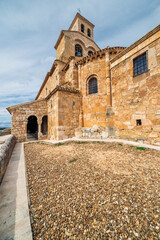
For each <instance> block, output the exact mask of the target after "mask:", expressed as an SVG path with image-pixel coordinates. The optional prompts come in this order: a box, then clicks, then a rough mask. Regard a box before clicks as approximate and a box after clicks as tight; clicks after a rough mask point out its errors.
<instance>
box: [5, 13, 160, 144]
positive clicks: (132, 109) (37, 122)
mask: <svg viewBox="0 0 160 240" xmlns="http://www.w3.org/2000/svg"><path fill="white" fill-rule="evenodd" d="M124 38H125V36H124ZM55 49H56V60H55V61H54V63H53V65H52V68H51V70H50V71H49V72H48V73H47V74H46V77H45V79H44V81H43V84H42V86H41V87H40V89H39V92H38V94H37V96H36V98H35V100H34V101H32V102H27V103H23V104H18V105H14V106H11V107H8V108H7V110H8V111H9V113H10V114H11V115H12V127H11V132H12V134H13V135H14V136H15V137H16V139H17V141H21V142H22V141H27V138H28V136H29V135H30V134H33V135H34V136H35V137H37V139H55V140H60V139H67V138H72V137H78V138H90V139H92V138H99V139H105V138H121V139H128V140H133V141H141V142H144V143H150V144H156V145H160V25H158V26H157V27H155V28H154V29H153V30H151V31H150V32H149V33H147V34H146V35H145V36H143V37H142V38H140V39H139V40H137V41H136V42H135V43H133V44H132V45H131V46H129V47H127V48H125V47H120V46H118V47H109V46H107V47H106V48H105V49H100V48H99V46H98V45H97V44H96V43H95V41H94V25H93V24H92V23H91V22H90V21H88V20H87V19H86V18H84V17H83V16H81V15H80V14H79V13H77V14H76V16H75V18H74V19H73V21H72V23H71V25H70V27H69V29H68V30H62V31H61V33H60V35H59V38H58V40H57V42H56V44H55Z"/></svg>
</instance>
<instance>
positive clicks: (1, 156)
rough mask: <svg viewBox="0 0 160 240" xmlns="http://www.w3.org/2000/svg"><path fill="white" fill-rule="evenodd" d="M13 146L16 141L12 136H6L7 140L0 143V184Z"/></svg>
mask: <svg viewBox="0 0 160 240" xmlns="http://www.w3.org/2000/svg"><path fill="white" fill-rule="evenodd" d="M15 144H16V139H15V137H14V136H13V135H8V138H6V139H5V140H2V141H0V183H1V182H2V179H3V176H4V174H5V171H6V169H7V165H8V162H9V160H10V157H11V154H12V151H13V149H14V146H15Z"/></svg>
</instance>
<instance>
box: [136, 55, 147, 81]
mask: <svg viewBox="0 0 160 240" xmlns="http://www.w3.org/2000/svg"><path fill="white" fill-rule="evenodd" d="M133 70H134V77H135V76H137V75H140V74H142V73H144V72H146V71H147V70H148V68H147V58H146V53H143V54H142V55H140V56H138V57H136V58H135V59H133Z"/></svg>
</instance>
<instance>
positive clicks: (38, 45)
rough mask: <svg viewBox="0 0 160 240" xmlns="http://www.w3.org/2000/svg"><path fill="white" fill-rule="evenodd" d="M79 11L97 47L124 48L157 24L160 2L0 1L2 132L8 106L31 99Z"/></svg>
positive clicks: (5, 124)
mask: <svg viewBox="0 0 160 240" xmlns="http://www.w3.org/2000/svg"><path fill="white" fill-rule="evenodd" d="M78 9H80V10H81V14H82V15H83V16H84V17H86V18H87V19H88V20H89V21H91V22H92V23H93V24H95V41H96V43H97V44H98V45H99V47H100V48H105V47H106V46H126V47H127V46H129V45H130V44H132V43H133V42H135V41H136V40H138V39H139V38H140V37H142V36H143V35H144V34H146V33H147V32H149V31H150V30H151V29H152V28H154V27H156V26H157V25H158V24H159V23H160V1H159V0H99V1H97V0H87V1H86V0H81V1H79V0H67V1H65V0H59V1H57V0H27V1H26V0H0V127H3V126H10V121H11V116H10V114H9V113H8V112H7V110H6V107H8V106H12V105H15V104H19V103H23V102H26V101H32V100H34V99H35V97H36V94H37V92H38V90H39V88H40V86H41V84H42V82H43V80H44V78H45V75H46V73H47V72H48V71H49V70H50V68H51V66H52V63H53V61H54V60H55V58H56V52H55V49H54V45H55V43H56V41H57V39H58V36H59V33H60V31H61V30H62V29H68V28H69V26H70V24H71V22H72V20H73V18H74V16H75V15H76V13H77V11H78Z"/></svg>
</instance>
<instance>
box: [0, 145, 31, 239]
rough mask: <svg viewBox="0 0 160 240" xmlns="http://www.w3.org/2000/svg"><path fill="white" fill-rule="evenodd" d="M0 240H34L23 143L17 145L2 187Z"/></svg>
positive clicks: (0, 198)
mask: <svg viewBox="0 0 160 240" xmlns="http://www.w3.org/2000/svg"><path fill="white" fill-rule="evenodd" d="M0 240H32V233H31V225H30V218H29V209H28V200H27V189H26V177H25V163H24V150H23V144H22V143H17V144H16V146H15V148H14V150H13V153H12V156H11V159H10V161H9V164H8V167H7V171H6V173H5V176H4V178H3V181H2V184H1V185H0Z"/></svg>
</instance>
